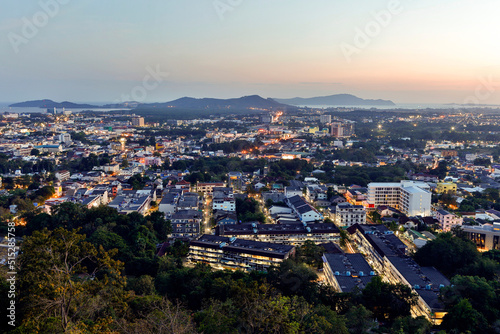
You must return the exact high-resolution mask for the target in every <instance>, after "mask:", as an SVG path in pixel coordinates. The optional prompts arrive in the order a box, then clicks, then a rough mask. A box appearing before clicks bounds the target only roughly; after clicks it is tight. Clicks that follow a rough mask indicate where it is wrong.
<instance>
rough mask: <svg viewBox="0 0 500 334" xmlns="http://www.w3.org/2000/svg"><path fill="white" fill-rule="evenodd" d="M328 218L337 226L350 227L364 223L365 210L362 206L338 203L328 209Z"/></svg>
mask: <svg viewBox="0 0 500 334" xmlns="http://www.w3.org/2000/svg"><path fill="white" fill-rule="evenodd" d="M330 217H331V219H332V220H333V221H334V222H335V224H337V225H338V226H347V227H349V226H352V225H354V224H365V223H366V210H365V208H364V206H362V205H352V204H350V203H347V202H346V203H339V204H338V205H337V206H335V207H332V208H331V209H330Z"/></svg>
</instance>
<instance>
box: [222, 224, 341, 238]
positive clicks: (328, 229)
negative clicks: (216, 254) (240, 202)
mask: <svg viewBox="0 0 500 334" xmlns="http://www.w3.org/2000/svg"><path fill="white" fill-rule="evenodd" d="M308 228H309V229H310V232H309V231H308V230H307V229H308ZM217 233H218V234H219V235H253V234H258V235H259V234H264V235H267V234H304V233H339V229H338V228H337V226H336V225H335V224H333V223H310V224H305V225H304V224H302V223H290V224H238V225H224V226H219V227H218V230H217Z"/></svg>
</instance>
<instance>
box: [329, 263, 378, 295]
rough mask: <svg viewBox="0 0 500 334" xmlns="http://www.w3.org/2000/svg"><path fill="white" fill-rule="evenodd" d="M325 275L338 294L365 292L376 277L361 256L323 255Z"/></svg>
mask: <svg viewBox="0 0 500 334" xmlns="http://www.w3.org/2000/svg"><path fill="white" fill-rule="evenodd" d="M323 273H324V274H325V280H326V282H327V283H328V285H330V286H332V287H333V288H334V289H335V291H337V292H352V291H353V290H354V288H358V289H359V290H363V289H364V288H365V287H366V285H367V284H368V283H370V281H371V280H372V278H373V277H374V276H376V273H375V271H374V270H373V269H372V268H371V267H370V265H369V264H368V262H366V260H365V259H364V257H363V255H361V254H323Z"/></svg>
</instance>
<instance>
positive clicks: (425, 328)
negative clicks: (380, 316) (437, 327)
mask: <svg viewBox="0 0 500 334" xmlns="http://www.w3.org/2000/svg"><path fill="white" fill-rule="evenodd" d="M431 327H432V325H431V323H430V322H429V321H427V319H426V318H425V317H422V316H420V317H417V318H413V317H411V316H407V317H404V318H403V317H401V318H397V319H396V321H394V324H392V328H391V333H399V332H403V333H405V334H427V333H430V331H431Z"/></svg>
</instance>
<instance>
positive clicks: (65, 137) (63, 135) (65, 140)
mask: <svg viewBox="0 0 500 334" xmlns="http://www.w3.org/2000/svg"><path fill="white" fill-rule="evenodd" d="M59 141H60V142H62V143H64V144H67V143H71V135H70V134H69V133H61V134H60V135H59Z"/></svg>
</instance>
